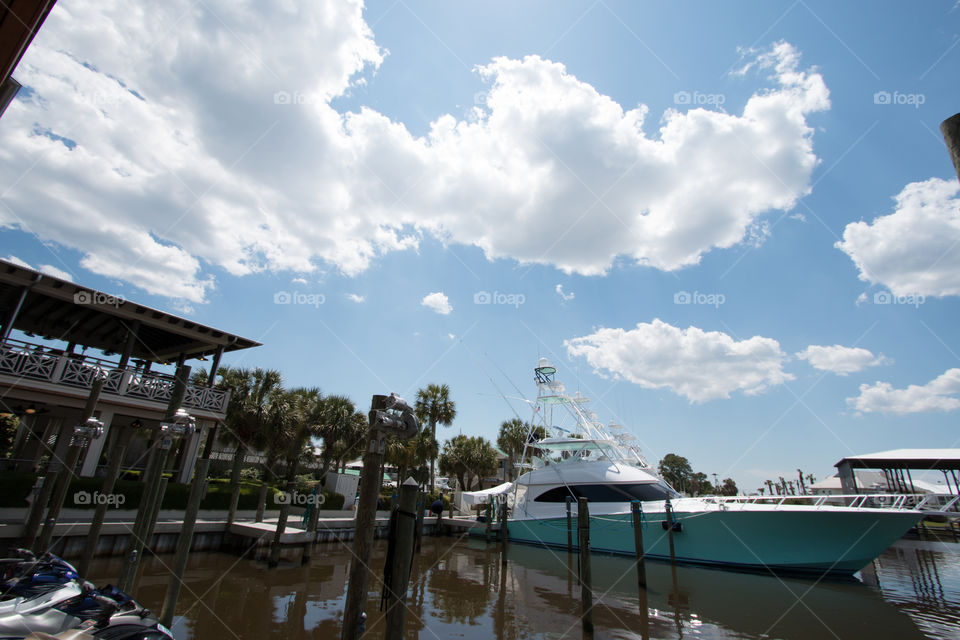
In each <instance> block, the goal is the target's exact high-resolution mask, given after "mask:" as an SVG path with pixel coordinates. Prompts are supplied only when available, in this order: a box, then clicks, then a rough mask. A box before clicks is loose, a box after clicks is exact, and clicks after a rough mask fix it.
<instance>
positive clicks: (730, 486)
mask: <svg viewBox="0 0 960 640" xmlns="http://www.w3.org/2000/svg"><path fill="white" fill-rule="evenodd" d="M718 493H719V494H720V495H722V496H735V495H737V494H738V493H740V492H739V490H738V489H737V483H736V482H734V481H733V478H724V479H723V484H722V485H721V486H720V490H719V492H718Z"/></svg>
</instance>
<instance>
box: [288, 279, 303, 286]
mask: <svg viewBox="0 0 960 640" xmlns="http://www.w3.org/2000/svg"><path fill="white" fill-rule="evenodd" d="M290 284H304V285H305V284H307V279H306V278H293V279H292V280H291V281H290Z"/></svg>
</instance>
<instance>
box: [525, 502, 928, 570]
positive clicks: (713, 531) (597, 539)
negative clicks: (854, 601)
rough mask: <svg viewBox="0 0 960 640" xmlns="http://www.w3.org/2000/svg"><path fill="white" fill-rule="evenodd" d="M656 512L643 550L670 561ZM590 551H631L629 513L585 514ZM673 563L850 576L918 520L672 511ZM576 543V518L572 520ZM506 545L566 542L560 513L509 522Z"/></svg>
mask: <svg viewBox="0 0 960 640" xmlns="http://www.w3.org/2000/svg"><path fill="white" fill-rule="evenodd" d="M663 519H664V514H663V513H653V514H650V515H647V516H645V524H644V526H643V527H642V528H641V531H642V533H643V547H644V553H645V555H647V556H648V557H652V558H658V559H664V560H669V559H670V541H669V536H668V534H667V531H666V530H665V529H664V526H663V525H662V524H661V523H662V522H663ZM590 520H591V522H590V547H591V550H593V551H598V552H603V553H614V554H622V555H631V556H632V555H635V543H634V532H633V524H632V518H631V514H629V513H620V514H611V515H602V516H595V517H591V519H590ZM675 520H676V521H677V522H679V523H680V527H681V530H680V531H675V532H674V534H673V543H674V552H675V556H676V560H677V561H678V562H684V563H695V564H706V565H722V566H732V567H740V568H750V569H760V570H766V569H769V570H774V571H791V572H816V573H821V574H822V573H828V574H840V575H849V574H852V573H854V572H856V571H858V570H860V569H861V568H863V567H864V566H865V565H867V564H869V563H870V562H871V561H872V560H873V559H874V558H876V557H877V556H878V555H880V554H881V553H882V552H883V551H884V550H885V549H886V548H887V547H889V546H890V545H891V544H892V543H893V542H895V541H896V540H897V539H899V538H900V537H901V536H902V535H903V534H904V533H906V532H907V531H908V530H909V529H910V527H912V526H913V525H914V524H916V522H917V521H918V520H919V517H918V515H917V514H916V513H911V512H895V511H887V510H857V511H844V510H837V511H833V510H827V509H823V510H796V511H794V510H763V511H759V510H758V511H749V510H744V511H739V510H738V511H707V512H695V513H682V512H681V513H676V514H675ZM572 526H573V533H572V543H573V547H574V549H579V546H578V541H577V532H576V527H577V519H576V516H574V518H573V522H572ZM508 531H509V536H510V540H511V542H523V543H530V544H538V545H543V546H548V547H562V548H566V546H567V522H566V518H553V519H545V520H511V521H510V522H509V525H508Z"/></svg>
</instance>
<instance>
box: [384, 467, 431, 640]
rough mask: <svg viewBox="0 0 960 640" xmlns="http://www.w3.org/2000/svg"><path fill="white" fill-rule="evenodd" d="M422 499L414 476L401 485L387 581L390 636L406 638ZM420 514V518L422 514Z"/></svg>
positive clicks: (397, 639) (389, 639)
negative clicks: (415, 511) (408, 597)
mask: <svg viewBox="0 0 960 640" xmlns="http://www.w3.org/2000/svg"><path fill="white" fill-rule="evenodd" d="M419 503H420V496H419V492H418V491H417V482H416V481H415V480H414V479H413V478H407V480H406V481H405V482H404V483H403V484H402V485H401V486H400V506H399V509H398V510H397V537H396V539H395V540H394V541H392V542H393V544H394V545H395V546H394V550H393V554H392V557H391V561H392V562H391V566H390V583H389V584H386V585H384V587H385V589H384V590H385V596H386V602H387V615H386V617H387V626H386V632H385V636H384V637H385V639H386V640H402V638H403V637H404V633H403V631H404V624H405V621H406V613H407V586H408V585H409V583H410V564H411V560H412V558H413V553H412V552H413V547H414V538H415V537H416V526H417V521H418V520H420V521H421V522H422V517H423V516H422V514H423V511H422V510H420V513H419V514H415V513H414V509H416V508H417V505H418V504H419ZM418 516H419V518H418Z"/></svg>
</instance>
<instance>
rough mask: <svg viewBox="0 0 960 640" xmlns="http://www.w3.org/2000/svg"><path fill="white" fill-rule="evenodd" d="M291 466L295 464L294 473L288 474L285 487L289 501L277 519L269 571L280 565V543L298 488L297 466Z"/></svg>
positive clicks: (285, 501)
mask: <svg viewBox="0 0 960 640" xmlns="http://www.w3.org/2000/svg"><path fill="white" fill-rule="evenodd" d="M291 464H293V469H294V471H293V472H291V473H289V474H288V476H287V484H286V486H285V487H284V492H285V493H286V496H287V499H286V500H284V501H283V504H281V505H280V517H279V518H277V528H276V530H274V532H273V543H272V544H271V545H270V560H269V561H268V562H267V568H268V569H275V568H276V567H277V565H278V564H280V546H281V545H280V541H281V540H282V538H283V531H284V529H286V528H287V519H288V518H289V517H290V503H291V502H292V501H293V495H294V489H295V488H296V486H297V483H296V482H295V481H294V478H296V473H295V470H296V464H295V463H291Z"/></svg>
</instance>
